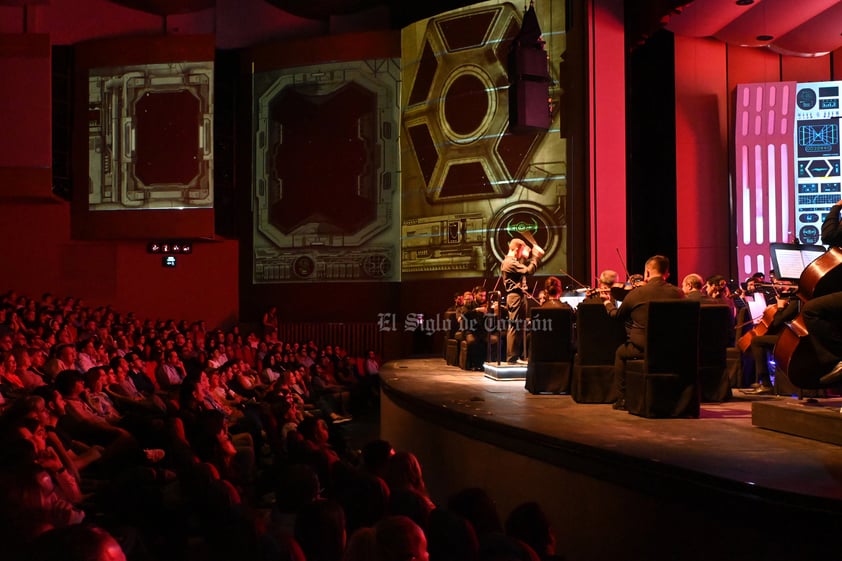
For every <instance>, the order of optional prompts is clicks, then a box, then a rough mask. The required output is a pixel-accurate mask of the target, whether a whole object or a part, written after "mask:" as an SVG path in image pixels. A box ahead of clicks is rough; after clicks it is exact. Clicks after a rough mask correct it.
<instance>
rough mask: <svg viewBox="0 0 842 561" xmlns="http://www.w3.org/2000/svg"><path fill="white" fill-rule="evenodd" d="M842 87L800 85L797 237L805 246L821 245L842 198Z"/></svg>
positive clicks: (830, 84)
mask: <svg viewBox="0 0 842 561" xmlns="http://www.w3.org/2000/svg"><path fill="white" fill-rule="evenodd" d="M839 86H840V83H839V82H813V83H808V84H798V92H797V94H796V114H795V117H796V124H795V143H796V145H797V148H796V153H795V155H796V159H795V174H796V178H795V181H796V189H795V193H796V195H795V233H796V235H797V237H798V241H800V242H801V243H805V244H815V243H820V234H821V232H820V227H821V223H822V221H823V220H824V218H825V216H826V215H827V211H828V210H829V209H830V207H832V206H833V205H834V204H835V203H836V202H837V201H839V199H840V198H842V182H840V176H842V169H841V168H842V159H841V158H840V146H839V125H840V116H842V113H841V112H840V97H839V92H840V87H839Z"/></svg>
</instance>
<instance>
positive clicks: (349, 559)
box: [0, 292, 553, 561]
mask: <svg viewBox="0 0 842 561" xmlns="http://www.w3.org/2000/svg"><path fill="white" fill-rule="evenodd" d="M264 319H265V320H266V321H264V324H263V333H264V335H263V336H262V337H261V336H260V335H259V333H260V332H259V331H258V333H248V334H246V333H241V332H240V330H239V327H238V326H234V327H233V328H231V329H230V330H228V331H223V330H221V329H218V328H214V327H212V326H208V325H207V324H206V323H205V322H204V321H196V322H193V323H192V324H191V323H189V322H187V321H183V320H181V321H180V320H174V319H168V320H163V321H162V320H151V319H143V318H140V317H137V316H135V314H133V313H128V314H121V313H119V312H117V311H115V310H112V309H111V308H110V307H107V306H103V307H96V308H93V307H89V306H87V305H86V304H85V302H83V301H81V300H78V299H75V298H71V297H68V298H64V299H62V298H56V297H55V296H53V295H50V294H45V295H43V296H42V297H41V299H40V300H34V299H29V298H26V297H24V296H20V295H18V294H16V293H14V292H10V293H7V294H6V295H5V296H4V297H3V298H2V302H0V396H2V398H0V497H2V500H0V540H2V541H3V544H4V558H6V556H8V558H9V559H31V560H32V561H51V560H53V559H60V558H61V559H70V560H71V561H72V560H73V559H86V560H100V559H101V560H103V561H104V560H106V559H108V560H118V561H119V560H122V559H129V560H137V561H159V560H161V561H163V560H169V559H192V560H195V561H214V560H216V559H232V558H237V559H266V560H268V559H272V560H273V561H274V560H279V559H290V560H296V561H340V560H346V561H354V560H358V559H359V560H362V559H365V560H374V561H391V560H393V559H394V560H398V559H400V560H401V561H405V560H407V559H418V560H425V559H428V558H430V559H433V560H434V561H436V560H438V559H442V560H447V559H463V560H466V561H472V560H474V559H478V555H479V552H480V546H479V542H478V540H477V536H478V535H485V534H487V533H488V532H493V531H498V532H500V531H501V529H500V528H499V517H497V514H496V510H494V512H493V514H492V515H489V514H488V512H487V511H486V512H485V516H482V515H480V513H481V512H483V508H485V509H487V508H488V506H489V505H492V506H493V501H491V500H490V498H487V497H481V496H480V495H478V494H477V493H476V491H470V490H469V491H466V493H467V494H464V495H462V496H461V499H460V498H458V497H455V498H454V499H452V500H451V502H450V503H448V506H449V507H450V508H449V510H444V509H441V508H438V509H437V508H436V506H435V504H434V503H433V501H432V499H431V497H430V493H429V491H428V489H427V487H426V485H425V482H424V479H423V476H422V470H421V464H420V462H419V461H418V458H417V457H415V455H414V454H412V453H411V452H408V451H399V452H397V453H396V452H395V451H394V449H393V448H392V446H391V444H390V443H389V442H387V441H384V440H373V441H371V442H369V443H367V444H366V445H365V446H363V447H362V450H359V451H358V450H354V449H352V448H351V447H349V446H348V443H347V441H346V439H345V438H344V437H343V430H342V429H343V426H342V425H340V423H343V422H346V421H349V420H351V415H352V414H356V413H357V412H361V413H364V412H365V411H366V410H368V409H369V408H375V407H378V406H379V402H378V399H379V371H380V361H379V359H378V357H377V356H376V354H375V352H374V351H366V352H365V355H364V356H356V355H353V354H351V353H349V352H348V350H347V349H345V348H343V347H341V346H339V345H335V344H324V345H322V346H320V345H318V344H317V343H316V342H314V341H297V342H296V341H281V340H280V339H279V330H278V319H277V310H276V309H275V310H270V313H268V314H267V316H266V318H264ZM478 499H482V500H479V501H478ZM478 505H479V506H478ZM489 516H490V519H489ZM513 516H514V514H513ZM523 516H526V517H527V518H528V516H527V515H522V517H523ZM516 519H517V518H516ZM489 520H491V522H489ZM494 520H496V526H495V524H494V522H493V521H494ZM428 528H429V532H430V537H431V544H430V553H429V555H428V550H427V547H428V546H427V536H426V533H425V531H426V530H427V529H428ZM542 528H544V526H542ZM507 530H509V527H508V526H507ZM509 533H510V535H511V536H514V537H517V538H518V539H520V540H522V541H523V542H524V543H525V544H529V545H532V546H533V547H534V548H535V549H536V551H538V549H540V550H541V551H540V552H538V553H539V555H540V556H541V558H542V559H552V557H549V556H551V555H552V553H553V551H552V550H551V548H549V547H543V546H541V545H539V544H538V542H537V541H536V542H535V543H533V541H530V540H529V539H527V538H528V536H523V535H518V534H517V533H516V530H512V531H511V532H509ZM542 535H543V534H542ZM550 535H551V534H550ZM349 536H350V539H348V537H349ZM523 547H528V546H527V545H524V546H523Z"/></svg>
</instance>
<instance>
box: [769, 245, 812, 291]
mask: <svg viewBox="0 0 842 561" xmlns="http://www.w3.org/2000/svg"><path fill="white" fill-rule="evenodd" d="M769 251H770V253H771V254H772V267H773V268H774V269H775V273H776V275H777V277H778V279H780V280H787V281H793V282H798V279H800V278H801V273H802V272H803V271H804V269H805V268H807V265H809V264H810V263H812V262H813V261H814V260H816V259H818V258H819V257H821V256H822V255H824V253H825V248H824V246H821V245H801V244H795V243H771V244H769Z"/></svg>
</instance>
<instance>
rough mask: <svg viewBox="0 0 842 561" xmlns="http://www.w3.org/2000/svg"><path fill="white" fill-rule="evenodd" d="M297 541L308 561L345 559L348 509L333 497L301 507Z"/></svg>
mask: <svg viewBox="0 0 842 561" xmlns="http://www.w3.org/2000/svg"><path fill="white" fill-rule="evenodd" d="M295 541H297V542H298V545H300V546H301V549H302V551H304V555H305V557H306V558H307V561H341V559H342V553H343V552H344V551H345V542H346V534H345V511H343V510H342V506H341V505H340V504H339V503H337V502H335V501H331V500H325V499H319V500H316V501H313V502H311V503H308V504H306V505H304V506H302V507H301V509H299V511H298V515H297V516H296V518H295Z"/></svg>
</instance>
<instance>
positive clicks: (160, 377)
mask: <svg viewBox="0 0 842 561" xmlns="http://www.w3.org/2000/svg"><path fill="white" fill-rule="evenodd" d="M185 376H187V371H186V370H185V369H184V364H183V363H182V362H181V357H180V356H179V355H178V351H176V350H175V349H173V350H170V351H167V352H166V353H165V354H164V362H163V363H162V364H161V365H160V366H158V368H157V369H156V370H155V379H156V380H157V381H158V386H159V387H160V388H161V389H162V390H165V391H172V390H177V389H178V387H179V386H180V385H181V383H182V382H183V381H184V378H185Z"/></svg>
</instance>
